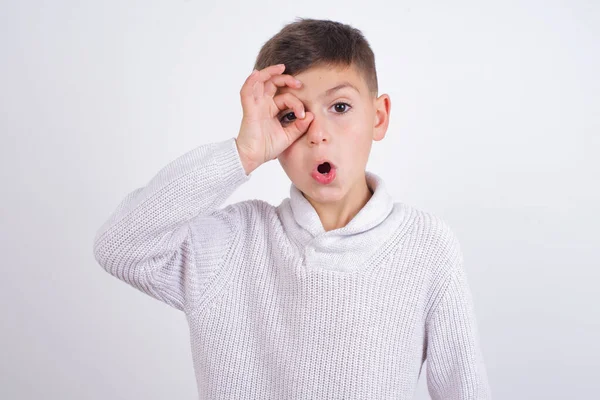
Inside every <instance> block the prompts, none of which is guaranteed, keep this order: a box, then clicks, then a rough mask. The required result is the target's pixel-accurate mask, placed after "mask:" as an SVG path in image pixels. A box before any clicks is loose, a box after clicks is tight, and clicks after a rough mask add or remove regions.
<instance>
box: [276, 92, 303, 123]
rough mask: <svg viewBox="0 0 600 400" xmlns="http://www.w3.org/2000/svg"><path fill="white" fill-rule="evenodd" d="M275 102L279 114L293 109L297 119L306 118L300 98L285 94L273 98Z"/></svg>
mask: <svg viewBox="0 0 600 400" xmlns="http://www.w3.org/2000/svg"><path fill="white" fill-rule="evenodd" d="M273 102H274V103H275V105H276V106H277V108H278V109H279V111H278V112H277V113H279V112H280V111H285V110H289V109H292V110H293V111H294V114H295V115H296V119H298V118H300V119H302V118H304V104H302V102H301V101H300V99H299V98H297V97H296V96H294V95H293V94H291V93H283V94H280V95H277V96H275V97H273Z"/></svg>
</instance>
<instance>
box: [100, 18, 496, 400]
mask: <svg viewBox="0 0 600 400" xmlns="http://www.w3.org/2000/svg"><path fill="white" fill-rule="evenodd" d="M255 68H256V70H258V71H256V70H255V71H254V72H253V73H252V74H251V75H250V76H249V77H248V78H247V80H246V81H245V83H244V84H243V86H242V88H241V91H240V97H241V102H242V108H243V118H242V122H241V127H240V131H239V133H238V135H237V137H236V138H230V139H227V140H224V141H218V142H214V143H209V144H205V145H201V146H199V147H197V148H196V149H193V150H191V151H189V152H188V153H186V154H183V155H182V156H180V157H179V158H177V159H176V160H174V161H173V162H171V163H170V164H168V165H167V166H165V167H164V168H163V169H162V170H161V171H159V172H158V174H157V175H156V176H155V177H154V178H153V179H152V180H151V181H150V182H149V183H148V185H147V186H145V187H142V188H139V189H136V190H134V191H133V192H131V193H130V194H129V195H128V196H126V197H125V199H124V200H123V201H122V202H121V204H120V205H119V206H118V207H117V209H116V211H115V212H114V213H113V215H112V216H111V217H110V219H109V220H108V221H107V222H106V223H105V224H104V226H102V227H101V229H100V230H99V232H98V234H97V236H96V238H95V243H94V253H95V257H96V259H97V260H98V262H99V263H100V264H101V265H102V266H103V267H104V268H105V269H106V270H107V271H108V272H109V273H111V274H112V275H114V276H116V277H117V278H119V279H121V280H123V281H125V282H127V283H128V284H130V285H132V286H134V287H136V288H137V289H139V290H141V291H143V292H144V293H147V294H148V295H150V296H152V297H154V298H156V299H158V300H160V301H163V302H165V303H166V304H169V305H170V306H173V307H175V308H177V309H179V310H182V311H183V312H185V314H186V317H187V319H188V322H189V325H190V335H191V342H192V352H193V360H194V368H195V372H196V380H197V384H198V390H199V394H200V395H201V398H209V399H238V398H245V399H332V398H335V399H392V398H393V399H410V398H412V396H413V394H414V391H415V388H416V385H417V381H418V379H419V377H420V374H421V366H422V364H423V362H424V361H425V359H427V360H428V363H427V382H428V389H429V393H430V394H431V396H432V398H434V399H444V400H448V399H488V398H490V391H489V386H488V383H487V375H486V370H485V366H484V363H483V356H482V353H481V350H480V346H479V342H478V341H479V339H478V334H477V326H476V321H475V318H474V312H473V308H472V307H473V305H472V300H471V294H470V291H469V287H468V284H467V280H466V276H465V273H464V270H463V266H462V263H463V257H462V253H461V250H460V246H459V243H458V240H457V237H456V235H454V233H453V232H452V231H451V229H450V228H449V226H448V225H447V224H446V223H445V222H443V220H441V219H440V218H439V217H436V216H434V215H433V214H430V213H427V212H424V211H422V210H419V209H417V208H414V207H410V206H408V205H406V204H404V203H401V202H394V201H393V199H392V198H391V197H390V196H389V194H388V193H387V192H386V187H385V185H384V182H383V180H382V179H381V178H380V177H379V176H377V175H376V174H374V173H371V172H368V171H365V166H366V163H367V159H368V156H369V152H370V149H371V144H372V141H373V140H381V139H383V137H384V136H385V133H386V130H387V127H388V121H389V115H390V106H391V103H390V99H389V96H388V95H385V94H384V95H381V96H379V97H377V91H378V88H377V76H376V72H375V61H374V56H373V52H372V51H371V49H370V46H369V45H368V43H367V41H366V40H365V38H364V37H363V35H362V33H361V32H360V31H359V30H357V29H355V28H352V27H350V26H348V25H344V24H341V23H338V22H334V21H327V20H312V19H299V20H297V21H295V22H293V23H291V24H289V25H287V26H285V27H284V28H283V29H282V30H281V31H280V32H279V33H278V34H276V35H275V36H274V37H273V38H271V39H270V40H269V41H268V42H267V43H265V45H264V46H263V48H262V49H261V51H260V52H259V55H258V57H257V60H256V64H255ZM274 159H278V160H279V162H280V164H281V166H282V167H283V169H284V170H285V172H286V174H287V175H288V177H289V178H290V180H291V181H292V184H291V186H290V197H289V198H286V199H284V200H283V201H282V203H281V204H280V205H279V206H277V207H274V206H272V205H270V204H268V203H267V202H264V201H262V200H248V201H243V202H239V203H235V204H231V205H228V206H226V207H224V208H221V205H222V204H223V203H224V201H225V200H226V199H227V198H228V197H229V196H230V195H231V194H232V193H233V192H234V191H235V190H236V189H237V188H238V187H239V186H240V185H242V184H243V183H245V182H247V181H248V180H249V179H250V176H251V173H252V171H254V170H255V169H256V168H258V167H259V166H260V165H262V164H263V163H265V162H268V161H270V160H274Z"/></svg>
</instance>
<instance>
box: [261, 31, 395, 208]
mask: <svg viewBox="0 0 600 400" xmlns="http://www.w3.org/2000/svg"><path fill="white" fill-rule="evenodd" d="M274 64H285V71H284V74H290V75H294V76H295V77H296V78H298V79H299V80H300V81H301V82H302V86H301V87H300V88H299V89H296V88H290V87H288V86H286V87H282V88H279V90H278V91H277V93H276V96H277V95H281V94H285V93H291V94H292V95H294V96H295V97H297V98H298V99H300V101H301V102H302V103H303V105H304V108H305V110H306V111H307V112H310V113H312V114H313V120H312V122H311V123H310V125H309V127H308V130H307V131H306V133H305V134H304V135H303V136H301V137H300V138H299V139H298V140H296V141H295V142H294V143H293V144H292V145H291V146H290V147H288V148H287V149H286V150H285V151H284V152H283V153H281V154H280V155H279V157H278V159H279V162H280V164H281V165H282V167H283V169H284V171H285V172H286V174H287V175H288V177H289V178H290V180H291V181H292V182H293V183H294V185H295V186H296V187H297V188H298V189H300V190H301V191H302V192H303V193H304V195H305V197H307V199H308V200H309V201H310V202H311V203H312V204H313V205H315V203H338V202H340V201H342V202H348V201H349V202H350V203H353V202H354V201H355V200H353V199H356V198H358V197H362V198H364V196H365V195H366V194H367V193H368V194H370V193H369V191H368V187H367V185H366V180H365V168H366V164H367V161H368V158H369V154H370V151H371V145H372V142H373V140H381V139H383V137H384V136H385V133H386V130H387V127H388V122H389V113H390V107H391V102H390V99H389V96H388V95H386V94H384V95H381V96H379V97H377V94H378V85H377V73H376V70H375V57H374V54H373V51H372V50H371V47H370V46H369V44H368V42H367V40H366V39H365V38H364V36H363V35H362V33H361V32H360V31H359V30H358V29H356V28H353V27H351V26H349V25H345V24H342V23H339V22H335V21H330V20H314V19H299V20H297V21H295V22H293V23H290V24H288V25H286V26H285V27H284V28H283V29H282V30H281V31H280V32H278V33H277V34H276V35H275V36H273V37H272V38H271V39H269V40H268V41H267V42H266V43H265V44H264V45H263V47H262V48H261V50H260V52H259V54H258V56H257V59H256V63H255V66H254V68H255V69H258V70H260V69H263V68H265V67H267V66H269V65H274ZM336 88H337V89H336ZM278 118H279V119H280V121H281V122H282V125H284V126H285V125H286V124H289V123H290V122H292V121H293V119H294V118H295V116H294V114H293V112H292V110H282V112H281V114H279V116H278ZM323 160H328V161H329V162H330V163H331V164H333V165H334V166H335V174H336V176H335V179H334V180H333V181H332V182H331V183H328V184H323V183H319V181H318V180H316V179H315V178H314V177H313V176H312V173H313V172H314V169H315V168H316V167H317V165H318V163H319V162H321V161H323Z"/></svg>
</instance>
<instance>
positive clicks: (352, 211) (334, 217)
mask: <svg viewBox="0 0 600 400" xmlns="http://www.w3.org/2000/svg"><path fill="white" fill-rule="evenodd" d="M372 195H373V192H372V191H371V189H370V188H369V186H368V185H367V180H366V178H365V177H363V178H362V179H359V180H358V182H357V183H356V184H355V185H354V186H353V187H352V188H351V189H350V190H349V191H348V194H347V195H346V197H345V198H344V199H342V200H340V201H339V202H337V203H330V204H322V203H317V202H313V201H312V200H311V199H309V198H307V200H308V202H309V203H310V204H311V205H312V206H313V208H314V209H315V211H316V212H317V214H318V215H319V219H320V220H321V224H322V225H323V229H324V230H325V232H329V231H331V230H334V229H339V228H343V227H344V226H346V225H347V224H348V223H349V222H350V221H352V218H354V216H355V215H356V214H358V212H359V211H360V210H361V209H362V208H363V207H364V206H365V204H367V202H368V201H369V200H370V199H371V196H372ZM305 197H306V196H305Z"/></svg>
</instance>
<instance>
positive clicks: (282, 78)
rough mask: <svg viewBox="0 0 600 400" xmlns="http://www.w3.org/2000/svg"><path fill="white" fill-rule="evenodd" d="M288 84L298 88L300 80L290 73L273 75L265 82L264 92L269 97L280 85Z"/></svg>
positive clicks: (300, 84)
mask: <svg viewBox="0 0 600 400" xmlns="http://www.w3.org/2000/svg"><path fill="white" fill-rule="evenodd" d="M285 86H289V87H291V88H296V89H297V88H299V87H301V86H302V82H300V81H299V80H298V79H296V78H295V77H293V76H292V75H288V74H283V75H275V76H273V77H272V78H271V79H269V80H268V81H266V82H265V92H264V94H265V95H266V96H269V97H273V96H274V95H275V93H277V89H278V88H280V87H285Z"/></svg>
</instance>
